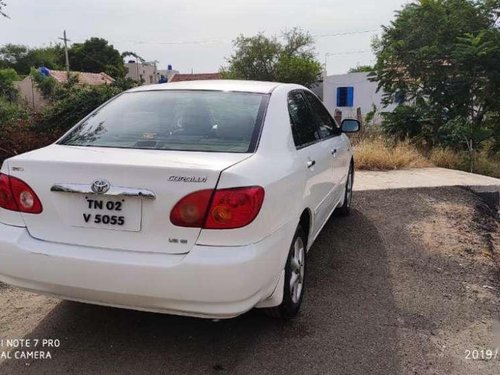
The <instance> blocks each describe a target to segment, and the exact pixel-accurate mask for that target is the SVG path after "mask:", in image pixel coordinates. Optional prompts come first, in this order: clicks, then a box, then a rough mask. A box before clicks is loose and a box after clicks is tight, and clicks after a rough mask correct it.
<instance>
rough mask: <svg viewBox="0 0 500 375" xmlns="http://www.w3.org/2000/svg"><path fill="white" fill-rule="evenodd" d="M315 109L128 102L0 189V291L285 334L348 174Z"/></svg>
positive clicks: (249, 94) (182, 97)
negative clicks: (261, 322) (267, 320)
mask: <svg viewBox="0 0 500 375" xmlns="http://www.w3.org/2000/svg"><path fill="white" fill-rule="evenodd" d="M359 126H360V124H359V122H358V121H356V120H344V122H343V123H342V126H341V127H339V126H338V125H337V123H336V122H335V120H334V119H333V118H332V117H331V116H330V114H329V112H328V111H327V110H326V109H325V107H324V106H323V104H322V103H321V102H320V100H319V99H318V98H317V97H316V96H315V95H314V94H313V93H312V92H310V91H309V90H308V89H306V88H304V87H302V86H299V85H293V84H280V83H272V82H252V81H229V80H228V81H226V80H221V81H198V82H179V83H171V84H163V85H151V86H143V87H138V88H134V89H132V90H129V91H127V92H125V93H123V94H121V95H119V96H117V97H115V98H113V99H112V100H110V101H109V102H107V103H106V104H104V105H103V106H101V107H100V108H98V109H97V110H95V111H94V112H92V113H91V114H90V115H89V116H87V117H86V118H84V119H83V120H82V121H81V122H80V123H78V124H77V125H76V126H75V127H73V128H72V129H71V130H70V131H69V132H68V133H66V134H65V135H64V136H63V137H62V138H61V139H60V140H59V141H57V142H56V143H55V144H52V145H50V146H48V147H45V148H42V149H39V150H35V151H32V152H28V153H26V154H23V155H18V156H15V157H13V158H10V159H8V160H6V161H5V162H4V163H3V165H2V168H1V171H0V172H1V174H0V281H2V282H4V283H7V284H11V285H14V286H17V287H20V288H23V289H27V290H31V291H34V292H37V293H42V294H47V295H52V296H56V297H60V298H63V299H68V300H74V301H81V302H87V303H93V304H99V305H108V306H115V307H122V308H129V309H137V310H146V311H155V312H163V313H170V314H179V315H189V316H197V317H206V318H214V319H218V318H230V317H234V316H237V315H239V314H242V313H244V312H246V311H248V310H250V309H252V308H254V307H258V308H267V309H268V311H269V312H270V313H271V314H272V315H277V316H281V317H284V318H290V317H293V316H295V315H296V314H297V312H298V310H299V307H300V305H301V302H302V298H303V295H304V285H305V284H304V282H305V276H306V270H307V267H306V264H307V256H306V253H307V250H309V249H310V248H311V245H312V244H313V242H314V240H315V239H316V237H317V236H318V234H319V232H320V231H321V229H322V227H323V226H324V225H325V223H326V222H327V220H328V218H329V217H330V215H331V214H332V212H333V211H334V210H335V209H336V208H337V209H339V210H340V211H341V212H342V213H344V214H346V213H348V211H349V208H350V205H351V197H352V185H353V175H354V164H353V163H354V162H353V156H352V150H351V145H350V143H349V140H348V138H347V136H346V135H345V134H344V133H347V132H355V131H358V130H359Z"/></svg>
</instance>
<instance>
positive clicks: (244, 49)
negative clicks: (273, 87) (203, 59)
mask: <svg viewBox="0 0 500 375" xmlns="http://www.w3.org/2000/svg"><path fill="white" fill-rule="evenodd" d="M234 47H235V48H236V51H235V52H234V53H233V55H232V56H231V57H230V58H229V59H228V66H227V67H223V68H222V74H223V77H225V78H231V79H248V80H259V81H278V82H287V83H298V84H301V85H304V86H307V87H311V86H313V85H314V84H315V83H316V82H318V80H319V79H320V76H321V64H320V63H319V62H318V61H317V60H316V58H315V54H314V40H313V38H312V36H311V35H310V34H309V33H306V32H303V31H301V30H300V29H297V28H294V29H292V30H291V31H288V32H284V33H283V34H282V38H281V39H279V38H278V37H276V36H272V37H266V36H265V35H264V34H263V33H260V34H258V35H256V36H253V37H245V36H243V35H240V36H239V37H238V38H237V39H236V40H235V41H234Z"/></svg>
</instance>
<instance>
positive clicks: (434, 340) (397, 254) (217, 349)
mask: <svg viewBox="0 0 500 375" xmlns="http://www.w3.org/2000/svg"><path fill="white" fill-rule="evenodd" d="M493 215H494V213H493V212H492V211H491V210H489V209H488V207H487V206H486V205H485V204H484V203H482V201H481V200H480V199H479V198H477V197H476V196H475V195H474V194H472V193H470V192H469V191H467V190H464V189H461V188H432V189H409V190H394V191H368V192H356V194H355V206H354V210H353V212H352V214H351V216H349V217H347V218H341V217H334V218H332V219H331V220H330V221H329V222H328V224H327V225H326V226H325V228H324V230H323V231H322V233H321V235H320V236H319V237H318V239H317V242H316V243H315V245H314V246H313V248H312V250H311V252H310V253H309V258H308V279H307V281H306V283H307V286H306V288H307V290H306V297H305V301H304V305H303V310H302V312H301V314H300V315H299V316H298V317H297V319H295V320H293V321H291V322H286V323H283V322H281V321H277V320H273V319H272V318H269V317H267V316H265V315H264V314H262V313H261V312H260V311H258V310H255V311H251V312H249V313H247V314H245V315H243V316H241V317H239V318H236V319H231V320H227V321H221V322H218V323H215V322H212V321H207V320H201V319H191V318H182V317H174V316H167V315H161V314H151V313H143V312H137V311H128V310H120V309H113V308H105V307H98V306H92V305H85V304H79V303H73V302H64V301H59V300H57V299H53V298H47V297H42V296H36V295H34V294H31V293H27V292H24V291H20V290H17V289H14V288H10V287H7V286H5V285H1V284H0V340H1V339H4V340H5V339H16V338H17V339H20V338H25V339H31V340H34V339H40V340H42V339H48V338H51V339H58V340H60V346H59V347H57V348H49V349H47V350H48V351H49V352H50V354H51V357H52V358H51V359H38V360H35V359H15V358H13V359H3V360H2V359H0V373H1V374H22V373H32V374H59V373H75V372H76V373H103V374H112V373H116V374H118V373H119V374H124V373H134V374H138V373H165V374H177V373H179V374H181V373H183V374H187V373H192V374H205V373H227V374H234V373H236V374H280V373H291V372H292V373H295V374H303V373H307V374H328V373H329V374H383V375H389V374H443V375H444V374H446V375H448V374H464V375H474V374H478V375H479V374H481V375H487V374H491V375H498V374H500V353H498V355H497V358H496V359H490V360H488V359H487V358H486V356H487V354H486V353H489V352H486V351H487V350H492V351H493V353H494V350H495V349H496V348H500V342H498V341H500V324H499V323H498V321H499V319H500V279H499V268H498V266H499V265H500V256H499V254H500V228H499V222H498V221H497V220H496V219H495V218H494V217H493ZM0 251H1V249H0ZM495 329H498V330H499V331H498V332H497V333H495ZM0 343H1V341H0ZM474 350H476V352H474ZM2 351H4V352H6V351H8V350H7V349H6V348H5V341H4V347H0V353H1V352H2ZM15 351H16V349H11V350H10V353H11V354H13V353H14V352H15ZM468 351H470V352H468ZM481 351H482V352H481Z"/></svg>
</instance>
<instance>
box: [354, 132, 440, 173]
mask: <svg viewBox="0 0 500 375" xmlns="http://www.w3.org/2000/svg"><path fill="white" fill-rule="evenodd" d="M354 157H355V159H356V167H357V169H360V170H377V171H384V170H392V169H410V168H423V167H430V166H432V163H431V162H430V161H429V160H427V159H426V158H425V157H424V156H422V154H421V153H420V152H418V150H417V149H416V148H415V147H414V146H412V145H411V144H409V143H396V144H390V143H387V142H385V141H384V140H383V139H381V138H365V139H361V140H359V141H358V142H356V145H355V146H354Z"/></svg>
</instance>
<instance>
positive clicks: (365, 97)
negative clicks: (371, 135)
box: [323, 73, 396, 123]
mask: <svg viewBox="0 0 500 375" xmlns="http://www.w3.org/2000/svg"><path fill="white" fill-rule="evenodd" d="M382 97H383V92H382V91H379V92H377V82H372V81H370V80H369V79H368V73H348V74H338V75H331V76H326V77H325V78H324V79H323V102H324V104H325V106H326V107H327V108H328V110H329V111H330V112H331V113H332V114H334V113H335V110H336V109H339V110H341V111H342V117H343V118H347V117H351V118H356V112H357V108H360V109H361V115H362V116H363V117H364V116H366V114H367V113H369V112H372V111H373V109H374V106H375V107H376V109H377V112H378V113H379V112H380V111H383V112H390V111H392V110H394V108H395V107H396V105H395V104H393V105H389V106H388V107H385V108H384V105H383V104H382ZM378 122H380V117H379V116H376V118H375V119H374V123H378Z"/></svg>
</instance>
